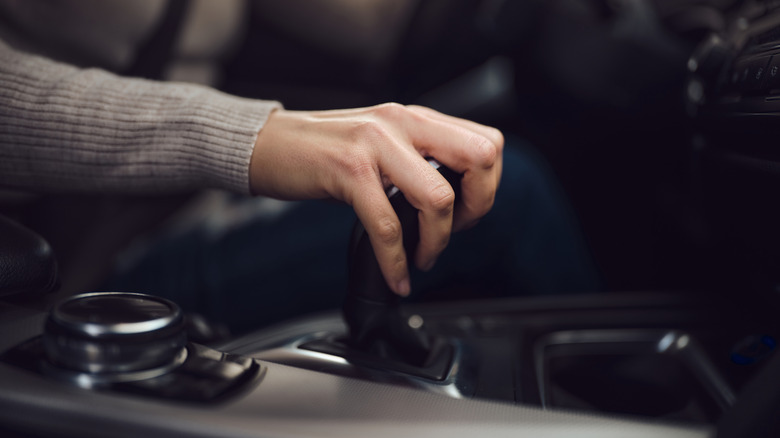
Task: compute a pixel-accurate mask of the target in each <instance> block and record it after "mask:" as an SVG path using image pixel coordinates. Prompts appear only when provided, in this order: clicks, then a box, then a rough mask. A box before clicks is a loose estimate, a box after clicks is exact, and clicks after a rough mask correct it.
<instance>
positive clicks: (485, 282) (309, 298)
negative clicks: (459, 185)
mask: <svg viewBox="0 0 780 438" xmlns="http://www.w3.org/2000/svg"><path fill="white" fill-rule="evenodd" d="M503 169H504V170H503V176H502V181H501V185H500V188H499V191H498V193H497V196H496V202H495V204H494V207H493V209H492V210H491V211H490V213H488V214H487V215H486V216H485V217H484V218H483V219H482V220H481V221H480V223H479V224H478V225H477V226H476V227H474V228H472V229H469V230H466V231H463V232H460V233H456V234H454V235H453V236H452V239H451V242H450V245H449V246H448V248H447V249H446V250H445V251H444V253H443V254H442V255H441V257H440V258H439V260H438V262H437V264H436V266H435V267H434V268H433V270H431V271H430V272H427V273H422V272H413V274H412V295H413V296H412V298H411V299H412V300H437V299H446V298H458V299H463V298H479V297H497V296H517V295H527V294H553V293H572V292H582V291H593V290H597V289H598V288H599V278H598V275H597V273H596V270H595V268H594V265H593V263H592V261H591V258H590V255H589V253H588V251H587V248H586V247H585V245H584V242H583V238H582V236H581V232H580V230H579V228H578V224H577V221H576V218H575V217H574V215H573V214H572V212H571V211H570V208H569V206H568V204H567V203H566V201H565V197H564V196H563V194H562V193H561V191H560V189H559V188H558V186H557V185H556V184H555V181H554V179H553V178H552V176H551V173H550V172H549V170H548V169H547V168H546V166H545V164H544V162H543V160H541V159H540V157H539V156H538V155H537V153H536V152H535V151H534V150H533V149H532V148H531V147H530V146H528V145H526V144H525V143H522V142H518V141H508V143H507V147H506V148H505V153H504V168H503ZM232 202H235V203H252V202H258V201H257V200H255V199H252V198H245V197H236V198H235V199H233V201H232ZM354 222H355V214H354V212H353V211H352V209H351V208H350V207H349V206H347V205H343V204H340V203H336V202H332V201H305V202H295V203H292V204H288V206H287V208H285V209H284V211H283V212H281V213H279V214H276V215H268V214H263V215H257V216H255V217H252V216H250V217H247V218H245V219H244V220H242V221H240V222H239V223H235V222H231V224H230V225H229V226H226V227H224V229H220V230H217V232H215V230H214V224H213V223H212V224H206V223H204V224H203V225H199V226H195V227H193V228H191V229H190V230H189V231H187V232H184V233H177V234H174V235H171V236H163V237H160V238H158V239H157V240H156V241H155V243H154V244H153V245H152V246H150V247H149V248H148V249H147V250H146V251H145V252H144V254H143V256H142V257H140V258H138V259H137V260H136V261H135V262H134V263H133V264H132V266H129V267H125V268H124V269H123V270H121V271H118V272H117V273H116V274H115V275H114V276H113V278H112V279H111V280H110V282H109V284H108V285H107V287H108V289H109V290H115V291H117V290H121V291H134V292H145V293H150V294H155V295H160V296H164V297H166V298H169V299H171V300H173V301H175V302H177V303H178V304H179V305H181V306H182V307H183V308H184V309H185V310H187V311H193V312H197V313H200V314H202V315H204V316H206V317H207V318H209V319H212V320H214V321H217V322H221V323H224V324H227V325H228V326H229V327H230V328H231V330H232V331H233V332H243V331H246V330H250V329H254V328H258V327H262V326H265V325H268V324H271V323H275V322H278V321H281V320H284V319H287V318H290V317H293V316H296V315H301V314H305V313H309V312H314V311H321V310H326V309H333V308H337V307H338V306H340V304H341V301H342V299H343V297H344V294H345V291H346V284H347V244H348V240H349V236H350V230H351V228H352V226H353V224H354Z"/></svg>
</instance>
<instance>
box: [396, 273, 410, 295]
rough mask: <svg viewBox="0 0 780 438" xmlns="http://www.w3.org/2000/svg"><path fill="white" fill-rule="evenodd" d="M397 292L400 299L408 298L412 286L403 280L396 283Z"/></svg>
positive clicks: (406, 280)
mask: <svg viewBox="0 0 780 438" xmlns="http://www.w3.org/2000/svg"><path fill="white" fill-rule="evenodd" d="M396 290H397V291H398V295H401V296H402V297H407V296H409V293H410V292H411V291H412V285H411V284H410V283H409V279H408V278H404V279H403V280H401V281H400V282H399V283H398V287H397V289H396Z"/></svg>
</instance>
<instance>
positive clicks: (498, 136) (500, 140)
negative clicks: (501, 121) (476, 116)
mask: <svg viewBox="0 0 780 438" xmlns="http://www.w3.org/2000/svg"><path fill="white" fill-rule="evenodd" d="M490 137H491V139H492V140H493V143H494V144H495V145H496V150H497V151H498V152H499V153H501V151H502V150H503V149H504V133H502V132H501V131H500V130H499V129H497V128H493V127H491V128H490Z"/></svg>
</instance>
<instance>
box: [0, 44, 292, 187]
mask: <svg viewBox="0 0 780 438" xmlns="http://www.w3.org/2000/svg"><path fill="white" fill-rule="evenodd" d="M279 107H280V105H279V104H278V103H277V102H272V101H258V100H249V99H242V98H238V97H234V96H229V95H226V94H223V93H220V92H218V91H216V90H213V89H210V88H207V87H202V86H198V85H191V84H182V83H163V82H155V81H148V80H143V79H132V78H122V77H119V76H116V75H113V74H110V73H108V72H105V71H102V70H98V69H78V68H75V67H72V66H69V65H66V64H62V63H58V62H54V61H51V60H48V59H45V58H41V57H38V56H35V55H30V54H26V53H23V52H20V51H16V50H14V49H13V48H11V47H9V46H8V45H6V44H4V43H3V42H2V41H0V186H4V187H6V188H18V189H25V190H29V191H37V192H115V193H160V192H175V191H184V190H191V189H199V188H221V189H227V190H231V191H234V192H239V193H249V161H250V158H251V155H252V149H253V147H254V143H255V139H256V137H257V133H258V132H259V130H260V129H261V128H262V126H263V124H264V123H265V121H266V120H267V118H268V115H269V114H270V112H271V111H273V110H274V109H275V108H279Z"/></svg>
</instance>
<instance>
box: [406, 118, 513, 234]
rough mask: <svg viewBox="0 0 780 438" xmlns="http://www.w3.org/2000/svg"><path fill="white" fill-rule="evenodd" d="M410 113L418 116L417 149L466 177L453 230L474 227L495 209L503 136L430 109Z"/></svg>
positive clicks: (415, 122) (415, 123)
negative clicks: (493, 207) (491, 209)
mask: <svg viewBox="0 0 780 438" xmlns="http://www.w3.org/2000/svg"><path fill="white" fill-rule="evenodd" d="M410 110H411V112H412V113H414V114H416V115H417V116H418V117H413V118H411V121H410V122H408V123H409V124H410V125H411V129H410V130H409V132H410V133H411V135H412V138H411V141H412V142H413V143H414V145H415V147H416V148H417V149H418V150H420V151H421V153H423V154H425V155H431V156H433V157H435V158H436V159H437V160H439V161H440V162H442V163H443V164H445V165H447V166H448V167H450V168H451V169H453V170H455V171H457V172H461V173H463V179H462V181H461V199H460V200H459V202H458V204H457V207H456V210H455V218H454V223H453V229H455V230H456V231H457V230H461V229H464V228H468V227H470V226H471V225H473V224H474V223H476V222H477V221H478V220H479V219H480V218H481V217H482V216H484V215H485V214H486V213H487V212H488V211H489V210H490V208H491V207H492V206H493V201H494V199H495V194H496V190H497V189H498V183H499V181H500V179H501V170H502V160H501V154H502V152H503V146H504V139H503V136H502V135H501V132H500V131H498V130H497V129H495V128H490V127H487V126H484V125H480V124H478V123H474V122H471V121H468V120H463V119H459V118H456V117H451V116H447V115H445V114H442V113H439V112H437V111H434V110H432V109H429V108H424V107H410Z"/></svg>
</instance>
